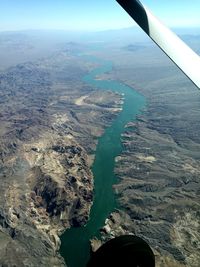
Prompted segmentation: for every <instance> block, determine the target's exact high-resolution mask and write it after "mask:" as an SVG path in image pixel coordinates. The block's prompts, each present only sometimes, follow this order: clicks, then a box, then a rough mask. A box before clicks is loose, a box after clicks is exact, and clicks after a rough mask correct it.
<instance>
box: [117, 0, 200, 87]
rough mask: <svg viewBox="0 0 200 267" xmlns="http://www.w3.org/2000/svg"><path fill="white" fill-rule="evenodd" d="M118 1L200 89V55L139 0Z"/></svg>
mask: <svg viewBox="0 0 200 267" xmlns="http://www.w3.org/2000/svg"><path fill="white" fill-rule="evenodd" d="M117 2H118V3H119V4H120V5H121V6H122V7H123V8H124V9H125V10H126V11H127V13H128V14H129V15H130V16H131V17H132V18H133V19H134V20H135V21H136V23H137V24H138V25H139V26H140V27H141V28H142V29H143V30H144V31H145V32H146V34H148V35H149V37H150V38H151V39H152V40H153V41H154V42H155V43H156V44H157V45H158V46H159V47H160V48H161V49H162V50H163V51H164V52H165V54H166V55H167V56H168V57H169V58H170V59H171V60H172V61H173V62H174V63H175V64H176V65H177V66H178V67H179V68H180V69H181V70H182V71H183V72H184V73H185V74H186V75H187V77H188V78H189V79H190V80H191V81H192V82H193V83H194V84H195V85H196V86H197V87H198V88H199V89H200V57H199V56H198V55H197V54H196V53H195V52H194V51H193V50H192V49H191V48H190V47H189V46H187V45H186V44H185V43H184V42H183V41H182V40H181V39H180V38H179V37H178V36H177V35H176V34H175V33H173V32H172V31H171V30H169V29H168V28H167V27H166V26H164V25H163V24H162V23H161V22H160V21H159V20H158V19H157V18H156V17H155V16H154V15H153V14H152V13H151V12H150V11H149V10H148V8H147V7H145V6H144V5H143V4H142V3H141V2H140V1H139V0H117Z"/></svg>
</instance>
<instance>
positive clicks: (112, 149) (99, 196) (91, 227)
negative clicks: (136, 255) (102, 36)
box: [60, 57, 145, 267]
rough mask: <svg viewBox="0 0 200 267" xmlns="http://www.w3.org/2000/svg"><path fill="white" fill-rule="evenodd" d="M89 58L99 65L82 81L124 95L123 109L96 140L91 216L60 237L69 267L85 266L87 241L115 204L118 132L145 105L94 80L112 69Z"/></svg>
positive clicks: (128, 91) (124, 89)
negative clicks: (82, 223)
mask: <svg viewBox="0 0 200 267" xmlns="http://www.w3.org/2000/svg"><path fill="white" fill-rule="evenodd" d="M87 60H88V61H93V62H94V61H95V62H97V63H100V64H101V66H100V67H98V68H96V69H95V70H93V71H92V72H90V73H89V74H88V75H86V76H85V77H84V78H83V81H84V82H86V83H88V84H89V85H91V86H93V87H95V88H97V89H99V90H110V91H114V92H118V93H123V94H124V103H123V110H122V111H121V113H120V114H119V115H118V117H117V118H116V119H115V120H114V121H113V123H112V125H111V126H110V127H108V128H107V129H106V130H105V132H104V134H103V135H102V136H101V137H100V138H99V139H98V145H97V149H96V154H95V160H94V163H93V166H92V172H93V175H94V183H95V191H94V203H93V206H92V208H91V213H90V219H89V221H88V223H87V225H86V226H84V227H80V228H71V229H69V230H67V231H66V232H65V233H64V234H63V235H62V237H61V243H62V245H61V249H60V252H61V255H62V256H63V257H64V259H65V261H66V263H67V266H68V267H85V266H86V263H87V261H88V259H89V255H90V243H89V240H90V239H91V238H93V237H94V236H99V229H100V228H101V227H102V226H103V225H104V222H105V219H106V218H107V217H108V216H109V214H110V213H111V212H112V211H113V210H114V209H115V208H116V207H117V201H116V197H115V194H114V192H113V190H112V185H113V184H115V183H117V177H116V176H115V175H114V164H115V157H116V156H118V155H120V154H121V152H122V144H121V140H120V139H121V134H122V133H123V132H124V130H125V129H124V127H125V125H126V124H127V123H128V122H130V121H133V120H134V119H135V118H136V116H137V115H138V114H139V113H140V111H141V109H142V108H143V107H144V105H145V99H144V97H143V96H142V95H140V94H139V93H137V92H136V91H134V90H133V89H132V88H130V87H128V86H126V85H123V84H121V83H119V82H117V81H110V80H108V81H105V80H95V77H96V76H97V75H101V74H103V73H106V72H110V71H111V70H112V63H111V62H107V61H103V60H99V59H97V58H94V57H87Z"/></svg>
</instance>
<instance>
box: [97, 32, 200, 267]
mask: <svg viewBox="0 0 200 267" xmlns="http://www.w3.org/2000/svg"><path fill="white" fill-rule="evenodd" d="M197 37H198V36H197ZM194 39H195V40H196V41H197V40H199V39H198V38H194ZM190 40H192V39H190ZM191 44H193V42H192V41H191ZM195 45H196V42H195ZM133 47H134V45H132V44H130V45H128V46H123V47H121V48H119V47H118V48H116V47H115V50H113V53H109V54H108V53H107V52H106V51H104V52H102V53H101V56H102V57H106V58H108V59H110V60H112V61H113V62H114V69H113V71H112V72H111V73H109V74H106V75H104V76H103V77H102V78H106V79H116V80H118V81H121V82H123V83H125V84H127V85H129V86H131V87H133V88H134V89H135V90H137V91H139V92H141V93H142V94H143V95H144V96H145V97H146V99H147V104H146V108H145V110H144V111H143V113H142V115H140V116H139V117H138V119H137V121H136V122H132V123H131V122H130V123H129V124H128V125H127V128H126V131H125V133H124V134H123V136H122V142H123V147H124V151H123V153H122V154H121V155H119V157H117V158H116V168H115V173H116V175H117V176H118V177H119V183H118V184H116V185H115V186H114V190H115V191H116V194H117V197H118V199H119V204H120V207H121V208H120V209H119V210H117V211H115V212H114V213H113V214H111V216H110V218H108V219H107V220H106V224H105V227H104V228H103V229H102V236H103V239H104V240H107V239H109V238H112V237H114V236H117V235H120V234H123V233H130V234H136V235H139V236H141V237H142V238H144V239H145V240H147V241H148V242H149V244H150V245H151V246H152V248H153V249H154V251H155V254H156V262H157V266H165V267H172V266H176V267H179V266H188V267H198V266H199V262H200V213H199V209H200V198H199V195H200V194H199V193H200V167H199V166H200V152H199V151H200V135H199V132H200V93H199V91H198V89H197V88H195V86H193V85H192V83H190V81H188V80H187V78H186V77H185V76H184V75H183V74H182V73H181V72H180V71H179V70H178V69H177V68H176V67H175V66H173V64H172V63H171V62H170V61H169V60H168V59H167V58H166V57H165V56H164V55H162V53H161V52H160V51H159V49H157V48H156V47H155V46H153V45H149V44H148V45H145V46H141V49H138V46H137V49H132V48H133ZM130 48H131V49H130Z"/></svg>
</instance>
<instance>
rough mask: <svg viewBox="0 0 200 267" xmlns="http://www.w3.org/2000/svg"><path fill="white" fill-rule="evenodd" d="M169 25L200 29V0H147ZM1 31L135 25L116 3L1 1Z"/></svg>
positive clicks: (95, 0)
mask: <svg viewBox="0 0 200 267" xmlns="http://www.w3.org/2000/svg"><path fill="white" fill-rule="evenodd" d="M143 3H144V4H145V5H146V6H148V7H149V8H150V10H152V11H153V13H154V14H156V15H157V16H158V17H159V18H160V19H161V21H163V22H164V23H165V24H167V25H169V26H182V27H185V26H200V16H199V14H200V0H192V1H191V0H160V1H158V0H143ZM0 12H1V13H0V30H1V31H2V30H24V29H62V30H89V31H90V30H92V31H93V30H105V29H115V28H123V27H131V26H133V25H134V22H133V21H132V19H130V18H129V16H128V15H127V14H126V13H125V12H124V11H123V10H122V8H121V7H120V6H119V5H118V4H117V2H116V1H115V0H0Z"/></svg>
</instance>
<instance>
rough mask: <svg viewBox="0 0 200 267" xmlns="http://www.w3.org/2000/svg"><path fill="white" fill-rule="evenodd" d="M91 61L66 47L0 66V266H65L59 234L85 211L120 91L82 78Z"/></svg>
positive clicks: (80, 219)
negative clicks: (94, 163)
mask: <svg viewBox="0 0 200 267" xmlns="http://www.w3.org/2000/svg"><path fill="white" fill-rule="evenodd" d="M94 67H95V64H91V63H89V64H86V63H85V62H82V61H81V60H80V59H79V58H77V57H76V56H72V55H71V54H70V50H69V49H67V51H65V52H60V53H56V54H54V55H53V56H51V57H48V58H46V59H43V60H37V61H35V62H27V63H23V64H18V65H16V66H14V67H10V68H9V69H7V70H5V71H2V72H1V73H0V99H1V100H0V101H1V106H0V123H1V129H0V144H1V145H0V169H1V172H0V181H1V189H0V190H1V192H0V244H1V245H0V255H1V257H0V266H65V263H64V261H63V259H62V258H61V257H60V256H59V253H58V250H59V246H60V239H59V235H60V234H61V233H62V232H63V231H64V229H66V228H68V227H70V226H80V225H84V224H85V223H86V221H87V219H88V216H89V211H90V207H91V204H92V191H93V178H92V173H91V171H90V165H91V163H92V160H93V154H94V151H95V147H96V142H97V137H98V136H99V135H101V134H102V132H103V130H104V128H105V126H106V125H108V124H109V123H110V122H111V120H112V119H113V118H114V117H115V116H116V114H117V112H118V110H119V106H120V99H121V96H119V95H118V94H114V93H111V92H106V93H104V92H103V91H102V92H101V93H100V92H95V90H94V89H93V88H91V87H90V86H88V85H86V84H84V83H83V82H82V77H83V76H84V74H86V73H87V72H88V71H90V70H91V69H92V68H94ZM108 98H112V99H113V100H112V102H109V103H108V100H107V99H108ZM93 100H94V101H93ZM108 104H109V107H108ZM88 155H90V157H89V156H88Z"/></svg>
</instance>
